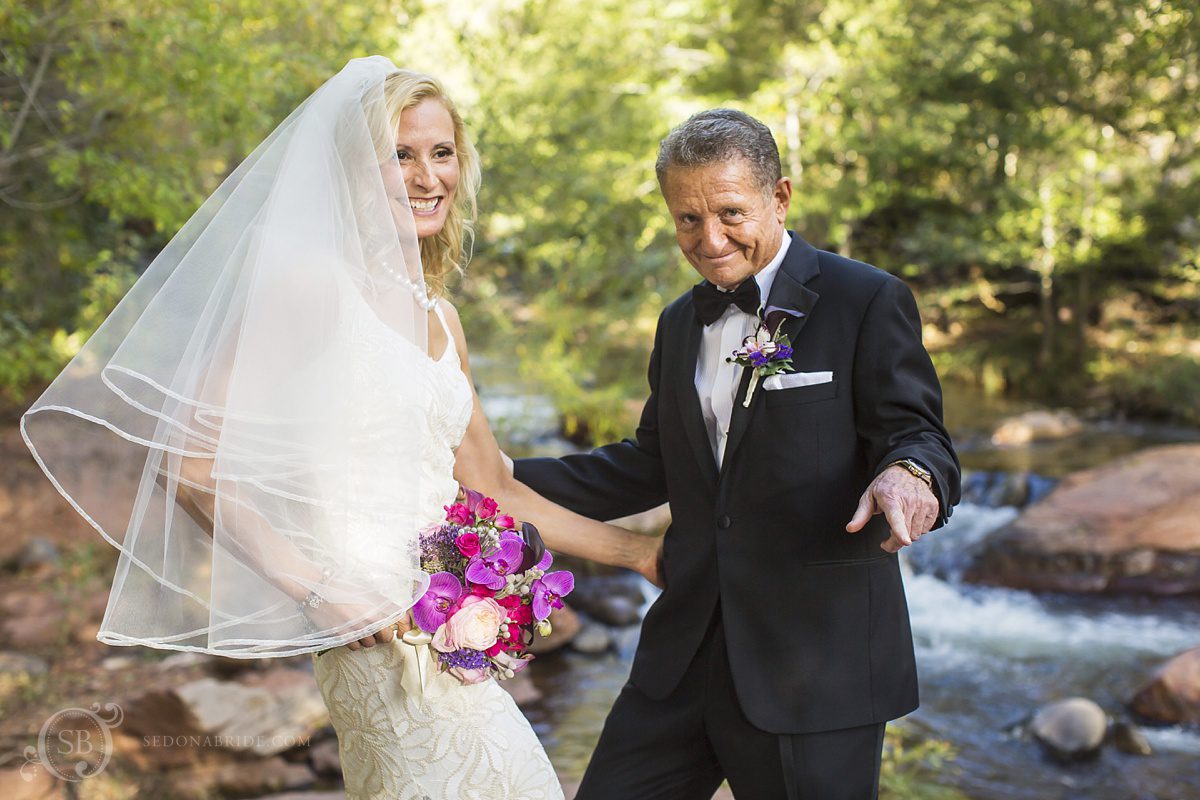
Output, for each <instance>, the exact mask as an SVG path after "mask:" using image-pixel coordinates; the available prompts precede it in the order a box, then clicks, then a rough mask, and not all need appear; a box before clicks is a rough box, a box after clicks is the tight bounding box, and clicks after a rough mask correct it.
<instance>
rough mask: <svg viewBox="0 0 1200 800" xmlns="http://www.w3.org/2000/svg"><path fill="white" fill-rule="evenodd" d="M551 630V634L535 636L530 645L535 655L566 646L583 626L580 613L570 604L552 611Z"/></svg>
mask: <svg viewBox="0 0 1200 800" xmlns="http://www.w3.org/2000/svg"><path fill="white" fill-rule="evenodd" d="M550 625H551V632H550V635H549V636H546V637H542V636H535V637H533V643H532V644H530V645H529V652H531V653H533V654H534V655H535V656H544V655H546V654H547V653H553V652H554V651H555V650H558V649H560V648H563V647H566V646H567V645H568V644H570V643H571V640H572V639H574V638H575V636H576V635H577V634H578V633H579V629H580V628H581V627H583V621H582V620H580V619H579V615H578V614H576V613H575V611H574V610H573V609H572V608H571V607H570V606H568V605H563V607H562V608H556V609H554V610H553V611H551V612H550Z"/></svg>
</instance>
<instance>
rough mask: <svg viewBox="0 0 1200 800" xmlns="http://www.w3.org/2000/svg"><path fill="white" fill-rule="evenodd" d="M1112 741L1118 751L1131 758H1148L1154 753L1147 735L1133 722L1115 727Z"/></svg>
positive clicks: (1119, 723)
mask: <svg viewBox="0 0 1200 800" xmlns="http://www.w3.org/2000/svg"><path fill="white" fill-rule="evenodd" d="M1112 741H1113V746H1115V747H1116V748H1117V749H1118V750H1120V751H1121V752H1122V753H1127V754H1128V755H1131V756H1148V755H1150V754H1151V753H1153V752H1154V751H1153V750H1152V749H1151V748H1150V741H1149V740H1148V739H1147V738H1146V734H1144V733H1142V730H1141V728H1139V727H1138V726H1136V725H1134V724H1133V723H1132V722H1124V721H1122V722H1118V723H1116V724H1115V725H1113V726H1112Z"/></svg>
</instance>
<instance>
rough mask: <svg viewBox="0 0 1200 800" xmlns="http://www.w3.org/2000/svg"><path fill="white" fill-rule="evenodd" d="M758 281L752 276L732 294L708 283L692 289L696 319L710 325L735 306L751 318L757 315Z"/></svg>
mask: <svg viewBox="0 0 1200 800" xmlns="http://www.w3.org/2000/svg"><path fill="white" fill-rule="evenodd" d="M758 302H759V297H758V281H756V280H755V279H754V277H753V276H751V277H749V278H747V279H746V280H744V281H742V282H741V284H739V285H738V287H737V289H735V290H734V291H732V292H722V291H721V290H720V289H718V288H717V287H716V286H714V285H713V284H711V283H709V282H708V281H704V283H698V284H696V285H695V286H693V287H692V303H693V304H694V305H695V306H696V318H697V319H699V320H700V321H701V322H702V323H704V324H705V325H712V324H713V323H714V322H716V321H717V320H719V319H720V318H721V316H722V315H723V314H724V313H725V309H727V308H729V306H731V305H735V306H737V307H738V308H740V309H741V310H742V311H745V312H746V313H747V314H750V315H751V316H757V315H758Z"/></svg>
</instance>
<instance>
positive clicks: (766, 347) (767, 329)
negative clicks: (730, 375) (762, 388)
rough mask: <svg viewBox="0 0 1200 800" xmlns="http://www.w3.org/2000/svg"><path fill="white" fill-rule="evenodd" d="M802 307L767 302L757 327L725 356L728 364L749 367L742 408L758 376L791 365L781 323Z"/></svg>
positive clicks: (800, 313)
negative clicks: (735, 348)
mask: <svg viewBox="0 0 1200 800" xmlns="http://www.w3.org/2000/svg"><path fill="white" fill-rule="evenodd" d="M802 316H804V312H803V311H794V310H792V309H790V308H780V307H779V306H768V307H767V312H766V316H765V318H760V319H759V323H758V328H757V329H756V330H755V331H754V333H752V334H750V335H749V336H747V337H746V338H745V339H743V340H742V346H741V347H740V348H738V349H737V350H734V351H733V355H732V356H731V357H729V358H726V359H725V362H726V363H728V364H737V365H738V366H739V367H746V368H747V369H752V370H753V372H752V373H750V386H749V387H748V388H747V389H746V399H745V400H743V401H742V408H749V407H750V400H751V398H753V397H754V388H755V387H756V386H758V382H759V380H761V379H762V378H765V377H767V376H769V375H777V374H778V373H780V372H784V371H785V370H787V369H788V368H789V367H791V366H792V342H791V339H789V338H788V335H787V334H786V333H783V331H782V328H783V323H784V322H785V321H786V320H787V319H788V317H802Z"/></svg>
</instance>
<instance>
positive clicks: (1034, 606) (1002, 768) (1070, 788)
mask: <svg viewBox="0 0 1200 800" xmlns="http://www.w3.org/2000/svg"><path fill="white" fill-rule="evenodd" d="M972 402H973V403H974V407H973V408H974V410H973V411H968V410H967V408H966V406H967V405H968V404H970V403H972ZM505 404H507V407H506V406H505ZM485 406H486V407H487V410H488V412H489V416H493V415H495V416H497V417H500V418H503V423H502V425H503V426H504V427H502V431H504V434H503V437H502V438H504V439H507V440H508V441H510V442H513V441H516V442H519V443H524V445H525V448H524V449H529V447H530V445H531V444H534V443H536V445H537V448H536V449H538V450H540V451H542V452H554V451H556V450H559V451H561V450H562V449H564V448H563V443H561V442H556V441H554V440H553V439H552V437H546V436H545V435H543V434H544V432H545V431H546V430H548V425H547V423H552V421H553V418H554V417H553V409H552V407H550V406H549V404H548V403H546V402H545V401H544V400H537V401H535V402H532V403H531V402H529V401H524V402H521V403H515V402H514V401H513V396H512V395H510V396H508V397H505V396H504V395H503V394H500V395H492V397H491V399H489V400H487V401H486V402H485ZM952 407H953V408H955V409H957V412H956V414H957V416H956V414H951V413H949V412H950V409H951V408H952ZM947 408H948V424H950V425H951V426H952V430H955V439H956V442H957V443H959V446H960V454H961V455H962V458H963V463H964V466H966V467H973V468H975V469H976V470H1010V471H1019V472H1026V471H1030V470H1032V471H1034V472H1035V473H1037V474H1038V475H1042V476H1060V475H1062V474H1065V473H1066V472H1069V471H1071V470H1075V469H1080V468H1084V467H1087V466H1091V465H1094V464H1097V463H1101V462H1103V461H1105V460H1107V459H1108V458H1111V457H1113V456H1117V455H1121V454H1124V453H1127V452H1131V451H1133V450H1136V449H1138V448H1141V447H1145V446H1147V445H1151V444H1155V443H1158V442H1163V441H1179V440H1194V439H1196V438H1197V434H1196V432H1194V431H1172V430H1166V429H1149V428H1133V427H1131V426H1108V427H1105V426H1093V427H1091V428H1090V429H1089V432H1088V434H1087V435H1085V436H1082V437H1075V438H1073V439H1071V440H1066V441H1063V442H1057V443H1053V444H1048V445H1040V446H1035V447H1027V448H1019V449H1014V450H999V449H996V448H992V447H991V446H990V445H989V444H988V443H987V442H986V437H985V436H983V435H982V434H981V431H982V430H984V429H985V428H986V426H987V425H988V424H989V420H990V419H991V418H992V417H994V416H1001V415H1003V414H1005V413H1011V412H1012V411H1013V410H1014V409H1013V408H1012V407H1011V406H1002V407H999V408H996V407H995V406H994V405H988V404H985V403H983V402H980V401H979V400H978V398H975V399H974V400H972V399H971V398H970V397H969V396H967V397H966V398H962V399H960V400H959V401H958V402H954V403H953V406H952V400H951V396H950V395H948V398H947ZM514 411H519V412H520V414H516V415H514V414H513V412H514ZM505 412H508V413H505ZM956 419H960V420H963V421H964V422H960V423H958V424H957V427H955V426H956ZM966 420H970V422H971V424H974V425H976V426H977V427H976V428H975V429H974V430H973V429H972V428H971V427H970V426H969V425H968V424H966V422H965V421H966ZM535 432H537V434H538V435H537V436H533V435H530V434H533V433H535ZM1052 483H1053V481H1052V480H1051V479H1045V480H1037V479H1035V480H1034V481H1033V482H1032V487H1033V490H1034V494H1035V495H1036V494H1038V493H1040V492H1044V491H1046V490H1048V489H1049V488H1050V487H1051V486H1052ZM1017 513H1018V510H1017V509H1016V508H1012V507H1004V506H998V507H994V506H988V505H986V504H982V503H971V502H967V503H963V504H961V505H960V506H959V507H958V508H957V509H956V510H955V513H954V515H953V517H952V519H951V521H950V524H949V525H948V526H947V527H946V528H944V529H943V530H940V531H938V532H936V533H935V534H932V535H930V536H928V537H925V538H923V539H922V540H921V542H920V543H919V545H918V546H916V547H914V548H910V549H908V550H906V551H905V554H904V562H903V563H904V568H905V571H906V587H907V593H908V602H909V608H910V612H911V615H912V623H913V630H914V634H915V637H916V647H917V658H918V667H919V670H920V676H921V707H920V709H919V710H918V711H917V712H915V713H914V714H912V715H910V716H909V717H907V718H906V719H905V720H903V721H902V722H901V723H900V724H902V725H906V726H909V727H910V728H913V729H916V730H918V731H921V732H924V733H927V734H929V735H931V736H936V737H938V738H941V739H945V740H947V741H949V742H950V743H952V744H953V746H954V747H955V748H956V750H957V757H956V758H955V759H954V761H953V763H952V765H951V766H950V767H949V768H947V769H946V770H945V771H944V772H943V774H941V775H940V776H939V777H938V782H939V783H944V784H946V785H950V786H955V787H958V788H959V789H960V790H962V791H963V793H965V794H966V795H967V796H968V797H971V798H975V799H976V800H1077V799H1082V798H1089V799H1090V800H1142V799H1143V798H1145V799H1146V800H1150V799H1151V798H1154V799H1155V800H1185V799H1195V800H1200V730H1196V729H1184V728H1178V727H1176V728H1149V727H1147V728H1144V729H1143V730H1144V732H1145V733H1146V735H1147V737H1148V739H1149V742H1150V745H1151V747H1152V748H1153V750H1154V753H1153V755H1150V756H1145V757H1138V756H1130V755H1125V754H1122V753H1120V752H1118V751H1117V750H1115V749H1114V748H1112V747H1105V748H1104V749H1103V751H1102V753H1101V755H1100V757H1099V758H1097V759H1096V760H1094V761H1091V762H1087V763H1081V764H1075V765H1070V766H1062V765H1059V764H1057V763H1055V762H1053V761H1051V760H1049V759H1048V758H1046V757H1045V756H1044V755H1043V753H1042V752H1041V749H1040V748H1039V746H1038V745H1037V744H1036V743H1034V742H1032V741H1030V740H1029V739H1028V738H1026V737H1024V736H1022V735H1020V733H1019V730H1020V725H1019V723H1021V722H1022V721H1023V720H1024V719H1025V718H1026V717H1027V716H1028V715H1029V714H1030V713H1031V712H1032V711H1034V710H1036V709H1037V708H1038V707H1039V706H1040V705H1042V704H1044V703H1046V702H1050V701H1053V700H1056V699H1060V698H1064V697H1070V696H1077V695H1078V696H1085V697H1090V698H1091V699H1093V700H1095V701H1096V702H1098V703H1099V704H1100V705H1101V706H1102V707H1103V708H1104V709H1105V710H1106V711H1107V712H1109V714H1111V715H1114V716H1121V715H1122V714H1123V713H1124V711H1123V708H1124V706H1123V704H1124V702H1125V701H1126V700H1127V699H1128V698H1129V697H1130V696H1131V694H1132V693H1133V692H1134V691H1135V690H1136V689H1137V688H1138V686H1139V685H1141V684H1142V683H1143V682H1144V681H1145V680H1146V679H1147V678H1148V677H1149V676H1150V675H1151V674H1152V672H1153V670H1154V669H1155V667H1157V666H1158V665H1159V664H1161V663H1162V662H1163V661H1165V660H1166V659H1168V658H1170V657H1171V656H1173V655H1175V654H1177V653H1179V652H1181V651H1183V650H1186V649H1188V648H1190V647H1195V646H1197V645H1200V599H1196V598H1191V599H1177V600H1164V599H1152V598H1127V597H1126V598H1098V597H1077V596H1066V595H1034V594H1031V593H1029V592H1024V591H1017V590H1009V589H1000V588H989V587H979V586H972V585H968V584H964V583H963V582H962V581H961V580H960V576H961V574H962V572H963V570H964V568H965V566H966V565H967V564H969V562H970V559H971V558H972V557H973V556H974V554H975V553H977V552H978V551H979V549H980V547H981V545H982V544H983V543H984V542H985V541H986V539H987V537H988V536H989V535H991V534H992V533H993V532H995V531H996V530H998V529H999V528H1000V527H1001V526H1003V525H1004V524H1005V523H1007V522H1008V521H1010V520H1011V519H1012V518H1013V517H1015V516H1016V514H1017ZM644 589H645V593H646V597H647V600H648V601H649V600H650V599H652V597H653V593H654V589H653V587H651V586H649V584H645V585H644ZM636 642H637V630H636V629H627V630H624V631H618V632H617V643H616V647H615V649H614V651H613V652H610V653H609V654H607V655H605V656H600V657H596V656H584V655H580V654H576V653H569V652H568V653H563V654H558V655H554V656H551V657H546V658H543V659H541V660H539V662H538V664H537V665H536V667H535V669H533V670H530V672H531V673H533V675H534V680H535V682H536V684H537V686H538V688H539V689H540V690H541V691H542V692H543V694H544V697H543V699H542V700H541V701H539V702H538V703H535V704H533V705H532V706H530V707H529V708H528V709H527V712H528V714H529V716H530V718H531V719H532V721H533V723H534V726H535V728H536V729H537V731H538V733H539V735H540V736H541V737H542V739H543V741H544V742H545V743H546V746H547V749H548V751H549V753H550V756H551V758H552V759H553V760H554V762H555V764H556V765H557V766H558V768H559V770H560V771H561V772H562V773H563V774H564V775H567V776H569V777H575V776H578V775H580V774H582V771H583V768H584V766H585V765H586V763H587V759H588V757H589V755H590V753H591V751H592V748H593V746H594V745H595V742H596V739H597V737H598V736H599V733H600V730H601V727H602V725H603V720H604V716H605V713H606V711H607V709H608V706H609V705H610V704H611V703H612V701H613V700H614V699H615V697H616V695H617V693H618V692H619V691H620V688H621V685H622V684H623V683H624V681H625V679H626V676H627V675H628V672H629V667H630V661H631V657H632V654H633V650H634V648H635V646H636Z"/></svg>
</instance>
